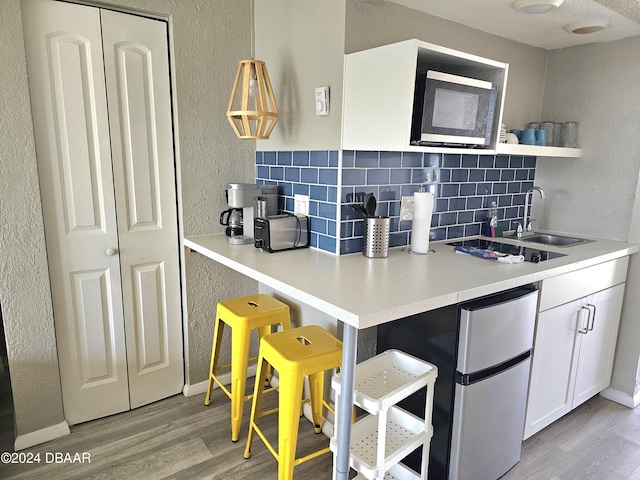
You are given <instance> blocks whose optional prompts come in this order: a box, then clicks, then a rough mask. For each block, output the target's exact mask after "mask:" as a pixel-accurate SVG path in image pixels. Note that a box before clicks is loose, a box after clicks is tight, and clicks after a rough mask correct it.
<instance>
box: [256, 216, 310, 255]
mask: <svg viewBox="0 0 640 480" xmlns="http://www.w3.org/2000/svg"><path fill="white" fill-rule="evenodd" d="M253 230H254V235H253V244H254V245H255V247H256V248H262V249H263V250H267V251H268V252H271V253H273V252H278V251H281V250H292V249H294V248H306V247H308V246H309V241H310V234H309V230H310V221H309V217H305V216H295V215H275V216H272V217H268V218H256V219H255V220H254V224H253Z"/></svg>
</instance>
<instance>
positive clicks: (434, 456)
mask: <svg viewBox="0 0 640 480" xmlns="http://www.w3.org/2000/svg"><path fill="white" fill-rule="evenodd" d="M458 318H459V315H458V306H457V305H450V306H448V307H443V308H439V309H437V310H432V311H429V312H424V313H420V314H417V315H413V316H411V317H407V318H403V319H400V320H395V321H393V322H389V323H385V324H382V325H379V326H378V338H377V343H378V347H377V352H378V353H381V352H383V351H385V350H388V349H390V348H397V349H398V350H402V351H403V352H406V353H408V354H410V355H413V356H415V357H417V358H421V359H423V360H425V361H427V362H429V363H432V364H434V365H436V366H437V367H438V378H437V379H436V384H435V390H434V404H433V438H432V439H431V445H430V455H429V477H428V478H429V479H430V480H443V479H446V478H448V476H449V454H450V449H451V429H452V423H453V419H452V415H453V398H454V392H455V373H456V362H457V355H458V331H459V320H458ZM399 405H400V406H401V407H402V408H404V409H405V410H407V411H409V412H411V413H413V414H414V415H417V416H419V417H420V418H424V408H425V392H424V390H422V391H419V392H416V393H415V394H413V395H411V396H410V397H408V398H407V399H405V400H403V401H402V402H400V403H399ZM421 455H422V447H420V448H419V449H418V450H416V451H415V452H413V453H412V454H411V455H409V456H408V457H407V458H406V459H405V460H404V461H403V463H405V464H406V465H408V466H409V467H411V468H412V469H413V470H415V471H416V472H420V464H421V461H420V459H421Z"/></svg>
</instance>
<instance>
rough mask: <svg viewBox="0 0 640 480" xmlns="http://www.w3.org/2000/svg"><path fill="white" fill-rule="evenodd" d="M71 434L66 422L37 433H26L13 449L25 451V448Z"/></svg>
mask: <svg viewBox="0 0 640 480" xmlns="http://www.w3.org/2000/svg"><path fill="white" fill-rule="evenodd" d="M70 434H71V430H69V424H68V423H67V422H66V420H65V421H64V422H61V423H58V424H57V425H52V426H50V427H47V428H42V429H40V430H36V431H35V432H30V433H25V434H24V435H18V437H17V438H16V441H15V443H14V445H13V448H14V449H15V451H16V452H17V451H18V450H24V449H25V448H29V447H33V446H34V445H40V444H41V443H45V442H49V441H51V440H55V439H56V438H60V437H66V436H67V435H70Z"/></svg>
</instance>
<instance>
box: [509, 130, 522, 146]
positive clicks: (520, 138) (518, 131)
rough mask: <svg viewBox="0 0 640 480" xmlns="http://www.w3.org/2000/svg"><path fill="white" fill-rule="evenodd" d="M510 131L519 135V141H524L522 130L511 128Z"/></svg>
mask: <svg viewBox="0 0 640 480" xmlns="http://www.w3.org/2000/svg"><path fill="white" fill-rule="evenodd" d="M509 133H513V134H514V135H515V136H516V137H518V142H520V143H522V130H509Z"/></svg>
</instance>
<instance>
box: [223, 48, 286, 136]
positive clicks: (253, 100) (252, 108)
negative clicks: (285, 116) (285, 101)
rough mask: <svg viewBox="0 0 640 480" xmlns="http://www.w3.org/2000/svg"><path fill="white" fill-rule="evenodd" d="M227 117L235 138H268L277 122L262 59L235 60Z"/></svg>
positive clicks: (271, 90) (273, 101)
mask: <svg viewBox="0 0 640 480" xmlns="http://www.w3.org/2000/svg"><path fill="white" fill-rule="evenodd" d="M227 120H229V123H230V124H231V126H232V127H233V130H234V131H235V132H236V135H237V137H238V138H242V139H264V138H269V135H270V134H271V131H272V130H273V127H275V125H276V123H277V122H278V105H277V104H276V97H275V95H274V94H273V88H272V87H271V81H270V80H269V74H268V73H267V67H266V65H265V63H264V62H263V61H261V60H240V61H239V62H238V71H237V73H236V80H235V82H234V83H233V90H232V91H231V99H230V100H229V108H228V109H227Z"/></svg>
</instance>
